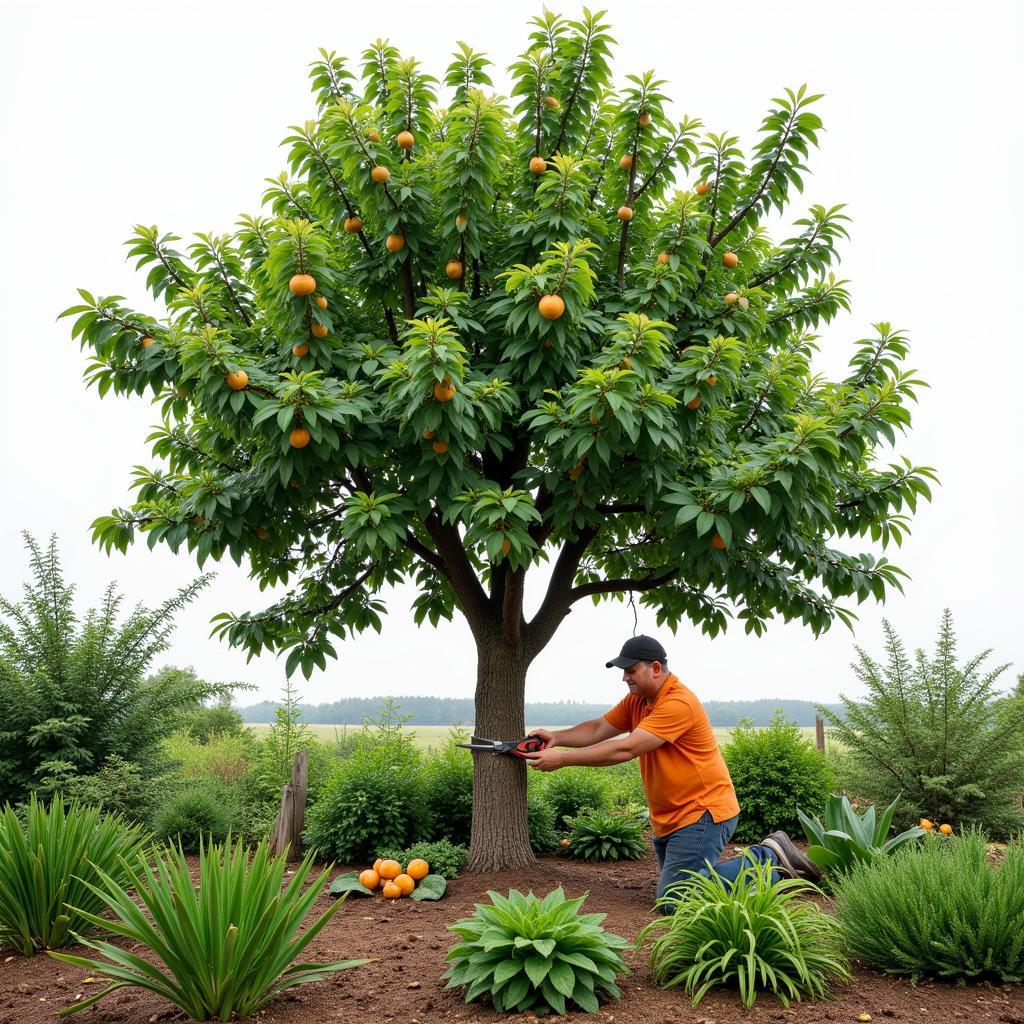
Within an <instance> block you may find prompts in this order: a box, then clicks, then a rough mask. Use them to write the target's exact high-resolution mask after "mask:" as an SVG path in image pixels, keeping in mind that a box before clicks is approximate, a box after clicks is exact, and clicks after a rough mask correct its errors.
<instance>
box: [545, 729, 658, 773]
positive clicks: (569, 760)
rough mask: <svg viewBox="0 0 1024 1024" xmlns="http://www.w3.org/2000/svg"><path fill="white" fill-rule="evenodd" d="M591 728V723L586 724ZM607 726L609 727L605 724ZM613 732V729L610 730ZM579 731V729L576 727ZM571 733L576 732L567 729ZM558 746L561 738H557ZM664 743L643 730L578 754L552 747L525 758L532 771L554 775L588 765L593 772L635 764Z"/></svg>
mask: <svg viewBox="0 0 1024 1024" xmlns="http://www.w3.org/2000/svg"><path fill="white" fill-rule="evenodd" d="M583 724H584V725H590V724H591V723H590V722H585V723H583ZM605 725H608V723H607V722H605ZM608 727H609V728H613V727H612V726H610V725H609V726H608ZM576 728H577V729H578V728H580V726H576ZM566 731H567V732H569V733H572V732H575V731H576V730H575V729H567V730H566ZM555 736H556V742H558V740H557V736H558V734H557V733H556V734H555ZM664 742H665V741H664V740H663V739H661V737H659V736H655V735H654V734H653V733H650V732H646V731H645V730H644V729H634V730H633V731H632V732H631V733H630V734H629V735H628V736H623V737H620V738H616V739H606V740H603V741H602V742H599V743H592V744H590V745H588V746H585V747H582V748H580V749H577V750H555V749H554V748H553V747H550V748H545V749H544V750H540V751H538V752H537V753H536V754H526V755H525V756H526V758H527V759H528V760H529V762H530V767H531V768H536V769H537V770H538V771H541V772H553V771H557V770H558V769H559V768H565V767H567V766H568V765H586V766H588V767H590V768H601V767H605V766H606V765H612V764H622V763H623V762H624V761H632V760H633V758H634V757H639V756H640V755H641V754H646V753H648V752H649V751H651V750H657V748H658V747H660V746H661V745H662V744H663V743H664Z"/></svg>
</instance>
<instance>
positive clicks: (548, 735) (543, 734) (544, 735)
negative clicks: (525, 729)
mask: <svg viewBox="0 0 1024 1024" xmlns="http://www.w3.org/2000/svg"><path fill="white" fill-rule="evenodd" d="M530 735H531V736H536V737H537V738H538V739H540V740H543V741H544V749H545V750H547V749H548V747H553V746H554V745H555V734H554V733H553V732H548V730H547V729H534V730H533V731H532V732H531V733H530Z"/></svg>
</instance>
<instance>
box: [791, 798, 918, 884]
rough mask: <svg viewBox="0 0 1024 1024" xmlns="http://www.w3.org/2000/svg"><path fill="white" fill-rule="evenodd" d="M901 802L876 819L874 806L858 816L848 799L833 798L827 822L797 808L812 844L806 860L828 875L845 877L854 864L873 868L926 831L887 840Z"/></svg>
mask: <svg viewBox="0 0 1024 1024" xmlns="http://www.w3.org/2000/svg"><path fill="white" fill-rule="evenodd" d="M899 799H900V798H899V796H897V797H896V799H895V800H893V802H892V803H891V804H889V806H888V807H886V809H885V810H884V811H882V814H881V817H878V816H876V814H875V806H874V804H872V805H871V806H870V807H868V809H867V810H866V811H865V812H864V813H863V814H858V813H857V811H856V810H855V809H854V807H853V805H852V804H851V803H850V801H849V799H848V798H847V797H846V796H841V797H840V796H830V797H829V798H828V799H827V800H826V801H825V820H824V822H822V821H821V820H820V819H819V818H817V817H814V818H812V817H809V816H808V815H807V814H805V813H804V812H803V811H802V810H800V808H797V812H796V813H797V815H798V816H799V818H800V824H801V825H803V827H804V834H805V835H806V836H807V842H808V843H809V844H810V845H809V846H808V848H807V856H808V857H809V858H810V859H811V860H812V861H814V863H815V864H817V865H818V867H819V868H821V870H822V871H823V872H825V873H826V874H827V873H829V872H832V873H841V874H845V873H846V872H848V871H849V870H850V869H851V868H852V867H853V866H854V865H855V864H870V863H871V862H872V861H874V860H876V859H877V858H879V857H887V856H889V854H891V853H894V852H895V851H896V850H898V849H900V848H901V847H903V846H906V844H907V843H910V842H913V840H915V839H918V838H919V837H921V836H923V835H924V834H925V830H924V829H923V828H918V827H917V826H916V825H915V826H914V827H913V828H908V829H907V830H906V832H901V833H900V834H899V835H898V836H893V837H892V838H891V839H889V838H887V837H888V835H889V828H890V826H891V825H892V816H893V812H894V811H895V810H896V805H897V804H898V803H899Z"/></svg>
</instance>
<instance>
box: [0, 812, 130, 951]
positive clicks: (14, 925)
mask: <svg viewBox="0 0 1024 1024" xmlns="http://www.w3.org/2000/svg"><path fill="white" fill-rule="evenodd" d="M147 845H148V837H147V836H146V835H145V834H144V833H143V831H142V829H141V828H140V826H138V825H129V824H128V823H127V822H126V821H125V820H124V819H123V818H121V817H120V816H118V815H101V814H100V811H99V810H98V809H97V808H95V807H79V806H78V805H77V804H72V805H71V806H70V807H68V808H65V807H64V805H63V804H62V803H61V802H60V801H59V800H53V801H52V802H51V803H50V804H49V806H47V805H45V804H42V803H40V802H38V801H37V800H36V798H35V797H34V796H33V797H32V798H31V799H30V801H29V804H28V806H27V807H26V808H25V821H24V824H23V823H22V821H20V820H19V818H18V816H17V815H16V814H15V813H14V810H13V809H12V808H11V805H10V804H7V805H6V806H5V807H4V810H3V813H2V815H0V942H4V943H7V944H8V945H10V946H13V947H14V949H16V950H17V951H18V952H19V953H21V954H22V956H31V955H32V954H33V953H34V952H36V950H40V949H46V948H50V949H55V948H57V947H59V946H66V945H68V944H69V943H72V942H75V941H76V939H75V937H74V935H73V934H72V932H78V933H81V932H84V931H86V930H87V929H88V928H89V926H90V917H89V915H90V914H91V913H92V914H95V913H98V912H99V911H100V909H101V908H102V906H103V901H102V900H101V899H100V898H99V897H98V896H97V895H96V893H95V892H94V891H93V890H92V889H91V888H90V886H93V885H99V884H100V879H101V876H103V875H105V876H106V877H107V878H110V879H112V880H113V882H114V883H115V884H121V883H124V882H125V881H126V880H127V877H128V873H127V872H128V867H129V865H130V864H132V863H133V862H135V861H139V860H141V858H142V856H143V851H144V850H145V849H146V847H147Z"/></svg>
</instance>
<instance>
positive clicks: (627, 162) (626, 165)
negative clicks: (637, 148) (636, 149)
mask: <svg viewBox="0 0 1024 1024" xmlns="http://www.w3.org/2000/svg"><path fill="white" fill-rule="evenodd" d="M619 166H620V167H621V168H622V169H623V170H624V171H628V170H629V169H630V167H632V166H633V157H632V156H630V154H629V153H627V154H626V155H625V156H621V157H619Z"/></svg>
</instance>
